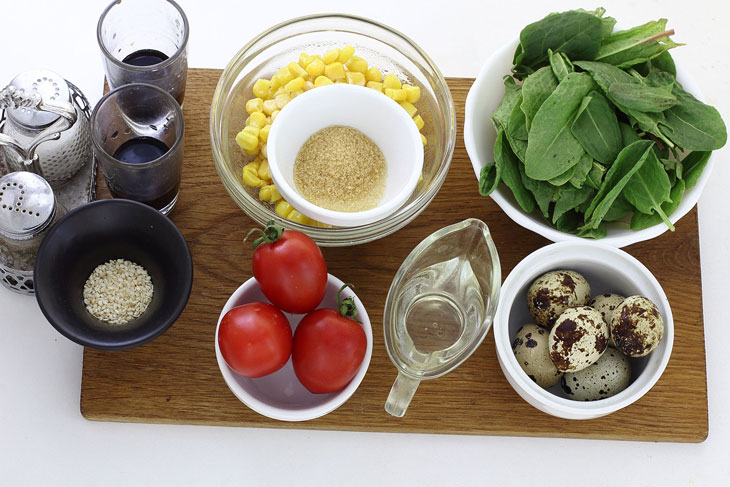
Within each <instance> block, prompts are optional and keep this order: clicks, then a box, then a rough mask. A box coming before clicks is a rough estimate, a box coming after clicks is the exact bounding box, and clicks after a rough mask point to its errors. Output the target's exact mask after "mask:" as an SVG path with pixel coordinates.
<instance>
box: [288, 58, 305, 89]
mask: <svg viewBox="0 0 730 487" xmlns="http://www.w3.org/2000/svg"><path fill="white" fill-rule="evenodd" d="M297 66H299V65H298V64H297ZM304 74H306V73H304ZM303 86H304V78H302V77H299V78H294V79H293V80H291V81H290V82H288V83H287V84H286V86H284V91H285V92H286V93H291V92H292V91H298V90H301V89H302V87H303Z"/></svg>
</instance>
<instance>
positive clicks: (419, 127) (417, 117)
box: [413, 115, 425, 130]
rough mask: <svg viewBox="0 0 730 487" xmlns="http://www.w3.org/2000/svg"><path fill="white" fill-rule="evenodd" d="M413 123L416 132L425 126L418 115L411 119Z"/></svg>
mask: <svg viewBox="0 0 730 487" xmlns="http://www.w3.org/2000/svg"><path fill="white" fill-rule="evenodd" d="M413 121H414V122H416V127H418V130H421V129H422V128H423V126H424V125H425V123H424V121H423V119H422V118H421V116H420V115H416V116H415V117H413Z"/></svg>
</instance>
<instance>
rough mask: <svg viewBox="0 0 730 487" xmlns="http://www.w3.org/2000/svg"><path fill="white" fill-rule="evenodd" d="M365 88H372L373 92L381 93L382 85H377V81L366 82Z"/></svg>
mask: <svg viewBox="0 0 730 487" xmlns="http://www.w3.org/2000/svg"><path fill="white" fill-rule="evenodd" d="M365 86H367V87H368V88H372V89H374V90H375V91H379V92H381V93H382V92H383V83H378V82H377V81H368V82H367V83H366V84H365Z"/></svg>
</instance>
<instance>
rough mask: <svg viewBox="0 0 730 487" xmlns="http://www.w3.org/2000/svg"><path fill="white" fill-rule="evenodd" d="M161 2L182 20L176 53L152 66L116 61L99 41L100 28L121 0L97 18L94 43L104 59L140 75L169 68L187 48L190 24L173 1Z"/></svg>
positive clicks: (112, 4)
mask: <svg viewBox="0 0 730 487" xmlns="http://www.w3.org/2000/svg"><path fill="white" fill-rule="evenodd" d="M161 1H163V2H166V3H169V4H170V5H172V6H173V7H174V8H175V9H176V10H177V11H178V13H180V16H181V17H182V20H183V41H182V44H180V47H178V49H177V51H175V53H174V54H173V55H172V56H170V57H169V58H167V59H165V60H164V61H162V62H161V63H157V64H153V65H152V66H134V65H132V64H127V63H125V62H122V61H121V60H119V59H117V58H116V57H115V56H114V55H113V54H112V53H111V52H110V51H109V49H107V47H106V46H105V45H104V41H103V40H102V39H101V26H102V24H103V23H104V20H105V19H106V16H107V14H108V13H109V12H110V11H111V9H112V8H114V7H115V6H117V5H121V4H122V0H113V1H112V2H111V3H110V4H109V5H107V7H106V8H105V9H104V11H103V12H102V14H101V16H100V17H99V22H98V23H97V24H96V41H97V42H98V44H99V47H100V48H101V53H102V54H103V55H104V58H105V59H108V60H110V61H111V62H112V63H114V64H116V65H117V66H119V67H121V68H124V69H127V70H129V71H137V72H140V73H145V72H149V71H153V70H157V69H162V68H166V67H168V66H170V65H171V64H172V63H174V62H175V61H177V59H178V58H179V57H180V56H181V55H182V53H183V51H185V49H186V48H187V45H188V38H189V37H190V24H189V22H188V17H187V15H185V12H184V11H183V9H182V8H181V7H180V5H178V4H177V3H176V2H175V0H161Z"/></svg>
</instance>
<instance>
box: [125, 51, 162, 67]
mask: <svg viewBox="0 0 730 487" xmlns="http://www.w3.org/2000/svg"><path fill="white" fill-rule="evenodd" d="M167 59H168V55H167V54H165V53H164V52H160V51H158V50H157V49H140V50H139V51H134V52H133V53H131V54H128V55H127V56H126V57H125V58H124V59H122V62H123V63H125V64H129V65H131V66H154V65H155V64H160V63H161V62H163V61H165V60H167Z"/></svg>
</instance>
